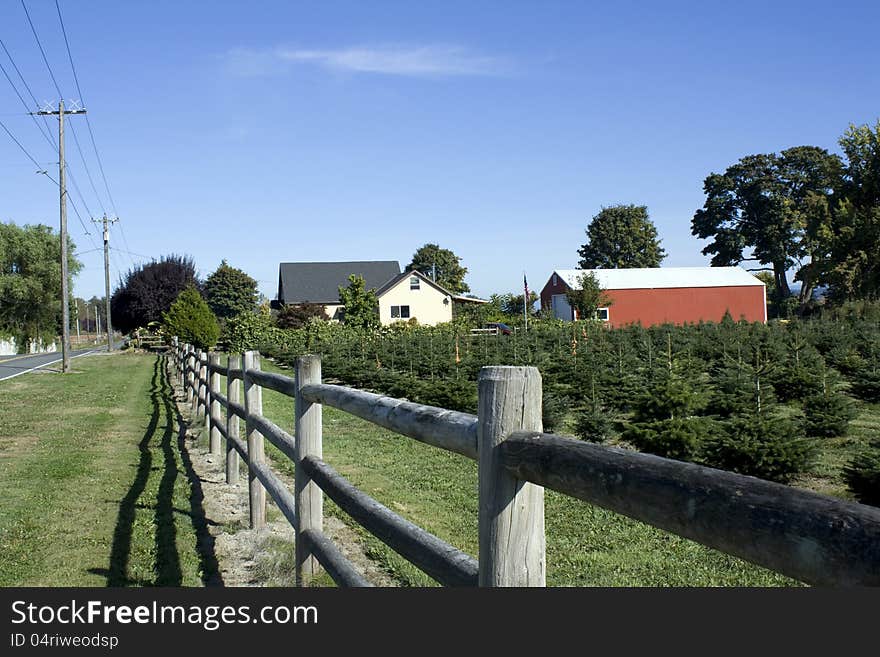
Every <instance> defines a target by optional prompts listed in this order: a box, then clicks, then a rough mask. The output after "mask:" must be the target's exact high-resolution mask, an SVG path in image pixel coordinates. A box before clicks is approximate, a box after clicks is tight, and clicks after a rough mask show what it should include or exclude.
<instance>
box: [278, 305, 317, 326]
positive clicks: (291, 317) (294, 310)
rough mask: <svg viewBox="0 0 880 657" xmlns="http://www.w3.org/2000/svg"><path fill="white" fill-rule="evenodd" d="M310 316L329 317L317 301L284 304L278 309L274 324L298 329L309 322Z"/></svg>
mask: <svg viewBox="0 0 880 657" xmlns="http://www.w3.org/2000/svg"><path fill="white" fill-rule="evenodd" d="M312 318H317V319H320V320H323V321H328V320H329V319H330V317H329V316H328V315H327V313H326V312H325V311H324V306H322V305H321V304H318V303H308V302H306V303H301V304H295V305H285V306H284V307H283V308H281V310H279V311H278V315H277V316H276V317H275V324H276V325H277V326H278V328H282V329H298V328H302V327H303V326H305V325H306V324H308V323H309V320H311V319H312Z"/></svg>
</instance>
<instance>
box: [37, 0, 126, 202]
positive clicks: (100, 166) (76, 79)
mask: <svg viewBox="0 0 880 657" xmlns="http://www.w3.org/2000/svg"><path fill="white" fill-rule="evenodd" d="M21 1H22V2H24V0H21ZM55 9H56V11H57V12H58V22H59V23H61V34H63V35H64V45H65V47H66V48H67V59H68V61H70V70H71V72H72V73H73V82H74V84H75V85H76V93H78V94H79V99H80V101H81V102H82V103H83V104H84V105H85V102H86V101H85V97H84V96H83V92H82V89H81V88H80V86H79V76H77V74H76V66H74V64H73V55H72V54H71V52H70V42H69V41H68V40H67V30H66V29H65V27H64V19H63V18H62V17H61V6H60V5H59V4H58V0H55ZM86 127H87V128H88V129H89V136H90V137H91V140H92V148H93V149H94V151H95V159H96V160H97V161H98V169H99V170H100V171H101V178H102V179H103V180H104V189H106V190H107V198H108V199H109V200H110V207H112V208H113V213H114V214H116V215H117V216H118V215H119V212H118V211H117V210H116V203H114V202H113V194H111V193H110V185H108V184H107V176H106V174H105V173H104V164H103V163H102V162H101V154H100V153H99V152H98V146H97V144H96V143H95V133H94V132H93V131H92V122H91V121H89V115H88V114H86Z"/></svg>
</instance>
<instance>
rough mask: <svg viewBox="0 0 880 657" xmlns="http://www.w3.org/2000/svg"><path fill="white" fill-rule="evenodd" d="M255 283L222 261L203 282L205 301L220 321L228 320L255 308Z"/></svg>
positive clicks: (240, 271) (239, 270)
mask: <svg viewBox="0 0 880 657" xmlns="http://www.w3.org/2000/svg"><path fill="white" fill-rule="evenodd" d="M257 297H258V293H257V281H255V280H254V279H253V278H251V277H250V276H248V275H247V274H246V273H244V272H243V271H242V270H241V269H236V268H235V267H230V266H229V264H227V262H226V260H225V259H224V260H223V261H222V262H221V263H220V266H219V267H217V269H216V270H215V271H214V272H213V273H212V274H211V275H210V276H208V278H207V279H206V280H205V301H207V302H208V306H209V307H210V308H211V310H212V311H213V312H214V314H215V315H216V316H217V317H218V318H220V319H229V318H230V317H235V316H236V315H239V314H241V313H244V312H253V311H254V310H256V308H257Z"/></svg>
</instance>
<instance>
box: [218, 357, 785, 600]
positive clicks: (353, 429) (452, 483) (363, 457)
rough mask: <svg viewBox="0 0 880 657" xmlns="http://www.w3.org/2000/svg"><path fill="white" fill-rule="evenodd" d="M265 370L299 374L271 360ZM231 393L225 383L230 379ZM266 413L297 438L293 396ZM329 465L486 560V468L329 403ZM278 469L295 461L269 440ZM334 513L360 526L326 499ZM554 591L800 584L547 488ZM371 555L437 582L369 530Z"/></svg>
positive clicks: (267, 399)
mask: <svg viewBox="0 0 880 657" xmlns="http://www.w3.org/2000/svg"><path fill="white" fill-rule="evenodd" d="M263 369H264V370H266V371H273V372H282V373H284V374H287V375H292V373H291V370H289V369H279V368H278V367H276V366H275V365H274V364H272V363H271V362H268V361H266V360H265V359H264V361H263ZM224 390H225V382H224ZM263 410H264V414H265V415H266V416H267V417H269V418H270V419H272V420H273V421H274V422H275V423H276V424H278V425H279V426H282V427H283V428H284V429H285V430H287V431H288V432H290V433H291V434H292V433H293V400H292V399H290V398H289V397H286V396H284V395H281V394H279V393H276V392H274V391H271V390H264V391H263ZM323 421H324V460H326V461H327V462H328V463H329V464H330V465H331V466H333V467H334V468H335V469H336V470H337V471H338V472H340V473H341V474H342V475H344V476H345V477H347V478H348V479H349V480H350V481H351V482H352V483H353V484H354V485H356V486H357V487H358V488H360V489H362V490H363V491H365V492H366V493H368V494H369V495H371V496H372V497H374V498H376V499H377V500H379V501H380V502H381V503H382V504H384V505H385V506H387V507H389V508H390V509H392V510H393V511H395V512H397V513H399V514H400V515H402V516H403V517H405V518H407V519H408V520H411V521H412V522H415V523H416V524H418V525H420V526H421V527H423V528H425V529H426V530H428V531H430V532H431V533H433V534H435V535H437V536H439V537H440V538H442V539H443V540H445V541H447V542H449V543H451V544H452V545H454V546H456V547H458V548H460V549H462V550H464V551H465V552H467V553H469V554H471V555H474V556H476V555H477V552H478V535H477V518H478V508H477V504H478V502H477V464H476V463H475V462H474V461H471V460H469V459H467V458H464V457H462V456H459V455H457V454H453V453H450V452H446V451H444V450H440V449H437V448H434V447H430V446H428V445H424V444H422V443H419V442H418V441H415V440H411V439H409V438H405V437H403V436H399V435H397V434H394V433H392V432H389V431H386V430H384V429H382V428H380V427H377V426H375V425H373V424H371V423H368V422H365V421H363V420H360V419H358V418H355V417H353V416H351V415H349V414H347V413H343V412H341V411H337V410H335V409H332V408H329V407H326V406H325V407H324V411H323ZM267 453H268V454H269V456H270V458H272V460H273V462H274V464H275V467H276V468H278V469H280V470H284V471H286V472H292V464H291V463H290V462H289V461H288V459H287V458H286V457H284V456H283V455H282V454H280V452H278V451H277V450H275V449H274V448H272V447H271V445H268V444H267ZM325 512H326V513H329V514H334V515H337V516H339V517H340V518H342V519H344V520H346V521H347V522H349V523H350V524H352V525H354V522H353V521H352V520H350V519H349V518H348V517H347V515H346V514H345V513H344V512H342V511H341V510H339V509H338V508H337V507H336V506H335V505H333V504H332V502H330V501H329V500H328V499H327V498H326V497H325ZM545 519H546V536H547V584H548V585H549V586H798V585H799V583H798V582H795V581H793V580H791V579H788V578H786V577H784V576H782V575H779V574H777V573H773V572H771V571H768V570H766V569H763V568H760V567H758V566H755V565H753V564H750V563H747V562H744V561H742V560H740V559H737V558H734V557H731V556H728V555H725V554H722V553H720V552H717V551H715V550H712V549H710V548H707V547H704V546H702V545H699V544H697V543H695V542H693V541H690V540H687V539H684V538H680V537H678V536H675V535H672V534H669V533H667V532H664V531H661V530H659V529H655V528H654V527H651V526H649V525H646V524H644V523H640V522H636V521H634V520H631V519H629V518H626V517H624V516H621V515H619V514H615V513H612V512H610V511H607V510H605V509H601V508H599V507H594V506H591V505H589V504H586V503H584V502H581V501H580V500H576V499H573V498H571V497H568V496H565V495H561V494H558V493H555V492H554V491H546V498H545ZM360 535H361V537H362V539H363V540H364V543H365V545H366V547H367V551H368V554H370V556H371V557H373V558H374V559H376V560H378V561H379V562H380V563H382V565H383V566H384V567H385V568H386V569H387V570H388V571H389V572H390V573H391V574H392V575H393V576H394V577H396V578H397V579H399V580H400V581H401V582H402V583H404V584H406V585H410V586H433V585H435V584H436V583H435V582H434V581H433V580H432V579H430V578H429V577H428V576H427V575H425V574H423V573H422V572H421V571H419V570H418V569H417V568H415V567H414V566H412V565H411V564H409V563H408V562H407V561H406V560H404V559H403V558H402V557H400V556H399V555H397V554H396V553H395V552H394V551H393V550H391V549H390V548H388V547H387V546H385V545H384V544H383V543H381V541H379V540H378V539H376V538H374V537H372V536H371V535H369V534H368V533H367V532H365V531H363V530H360Z"/></svg>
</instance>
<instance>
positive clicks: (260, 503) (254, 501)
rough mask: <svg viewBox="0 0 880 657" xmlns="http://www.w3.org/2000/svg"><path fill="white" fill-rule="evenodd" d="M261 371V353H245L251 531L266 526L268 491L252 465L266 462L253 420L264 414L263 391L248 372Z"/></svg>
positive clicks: (261, 439)
mask: <svg viewBox="0 0 880 657" xmlns="http://www.w3.org/2000/svg"><path fill="white" fill-rule="evenodd" d="M259 369H260V352H258V351H246V352H244V362H243V363H242V372H243V376H242V380H243V381H244V407H245V410H246V415H247V420H246V421H245V432H246V433H247V451H248V490H249V492H250V516H251V529H259V528H260V527H262V526H263V525H265V524H266V489H265V488H263V484H261V483H260V480H259V479H257V475H256V472H255V471H254V469H253V468H252V467H251V463H263V462H264V461H265V457H264V453H263V436H262V435H261V434H260V432H259V431H257V429H256V426H255V425H254V422H253V420H252V419H251V418H252V417H253V416H255V415H262V414H263V389H262V388H260V386H259V385H257V384H256V383H254V382H253V381H252V380H251V378H250V377H249V376H248V370H259Z"/></svg>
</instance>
